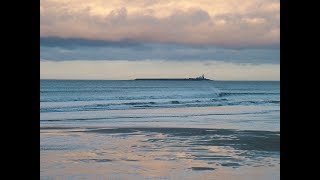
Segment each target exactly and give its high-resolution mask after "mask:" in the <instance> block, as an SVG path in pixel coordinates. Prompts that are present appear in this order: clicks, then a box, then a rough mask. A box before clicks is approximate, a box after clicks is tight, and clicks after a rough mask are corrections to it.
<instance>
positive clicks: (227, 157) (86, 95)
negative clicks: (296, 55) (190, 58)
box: [40, 80, 280, 179]
mask: <svg viewBox="0 0 320 180" xmlns="http://www.w3.org/2000/svg"><path fill="white" fill-rule="evenodd" d="M40 152H41V154H40V159H41V162H40V175H41V179H181V178H183V179H197V178H198V177H199V176H200V177H202V178H203V179H212V178H215V179H241V178H242V179H270V178H271V179H279V178H280V82H279V81H165V80H163V81H155V80H145V81H135V80H40Z"/></svg>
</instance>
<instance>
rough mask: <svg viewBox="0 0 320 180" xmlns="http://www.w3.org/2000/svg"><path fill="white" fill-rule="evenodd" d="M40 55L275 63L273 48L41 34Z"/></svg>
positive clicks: (50, 57)
mask: <svg viewBox="0 0 320 180" xmlns="http://www.w3.org/2000/svg"><path fill="white" fill-rule="evenodd" d="M40 51H41V59H48V60H55V61H67V60H145V59H149V60H169V61H170V60H180V61H201V60H220V61H228V62H237V63H256V64H259V63H271V64H278V63H279V59H280V57H279V56H280V52H279V49H277V48H238V49H235V48H225V47H216V46H212V45H187V44H164V43H141V42H139V43H138V42H131V41H130V40H125V41H119V42H111V41H101V40H85V39H62V38H54V37H50V38H41V47H40Z"/></svg>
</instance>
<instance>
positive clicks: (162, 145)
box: [41, 127, 280, 179]
mask: <svg viewBox="0 0 320 180" xmlns="http://www.w3.org/2000/svg"><path fill="white" fill-rule="evenodd" d="M41 132H42V133H41V177H42V178H43V179H45V178H46V177H57V178H62V179H65V178H85V179H86V178H89V179H92V178H113V177H118V178H120V179H143V178H156V179H159V178H164V179H178V178H179V179H181V178H184V179H194V178H196V177H197V176H199V175H200V176H201V177H203V178H204V179H212V178H213V177H217V178H220V179H221V178H222V177H228V178H230V179H233V178H236V177H237V178H240V179H241V177H243V178H244V179H250V178H252V179H256V178H258V179H263V178H264V177H265V178H266V179H268V178H269V179H270V178H275V177H278V176H279V172H278V171H275V172H276V173H275V172H274V168H276V167H278V168H279V145H277V144H279V142H278V141H279V139H280V137H279V136H278V132H268V131H235V130H224V129H218V130H217V129H196V128H116V129H105V128H103V129H100V128H98V129H97V128H91V129H73V128H71V129H62V128H59V127H56V128H53V127H51V128H47V129H46V128H45V127H43V128H42V131H41ZM262 140H263V141H264V143H261V141H262ZM52 142H54V143H52ZM261 144H262V145H261ZM263 144H264V145H263ZM53 146H55V147H60V148H50V147H53ZM268 171H272V173H270V172H269V173H268ZM80 172H81V173H80Z"/></svg>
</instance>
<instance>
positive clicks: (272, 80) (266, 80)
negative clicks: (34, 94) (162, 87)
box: [40, 78, 280, 81]
mask: <svg viewBox="0 0 320 180" xmlns="http://www.w3.org/2000/svg"><path fill="white" fill-rule="evenodd" d="M40 80H71V81H77V80H79V81H135V79H56V78H52V79H50V78H46V79H41V78H40ZM210 80H211V81H280V80H236V79H235V80H230V79H229V80H223V79H220V80H212V79H210Z"/></svg>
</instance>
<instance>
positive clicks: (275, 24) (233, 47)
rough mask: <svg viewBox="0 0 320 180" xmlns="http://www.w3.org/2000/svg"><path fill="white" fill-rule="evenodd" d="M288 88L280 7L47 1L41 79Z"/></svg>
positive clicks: (250, 0)
mask: <svg viewBox="0 0 320 180" xmlns="http://www.w3.org/2000/svg"><path fill="white" fill-rule="evenodd" d="M201 74H205V76H206V77H208V78H211V79H216V80H280V2H279V0H187V1H186V0H108V1H105V0H91V1H87V0H40V78H41V79H134V78H139V77H148V78H151V77H159V78H160V77H161V78H163V77H174V78H178V77H181V78H182V77H193V76H199V75H201Z"/></svg>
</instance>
